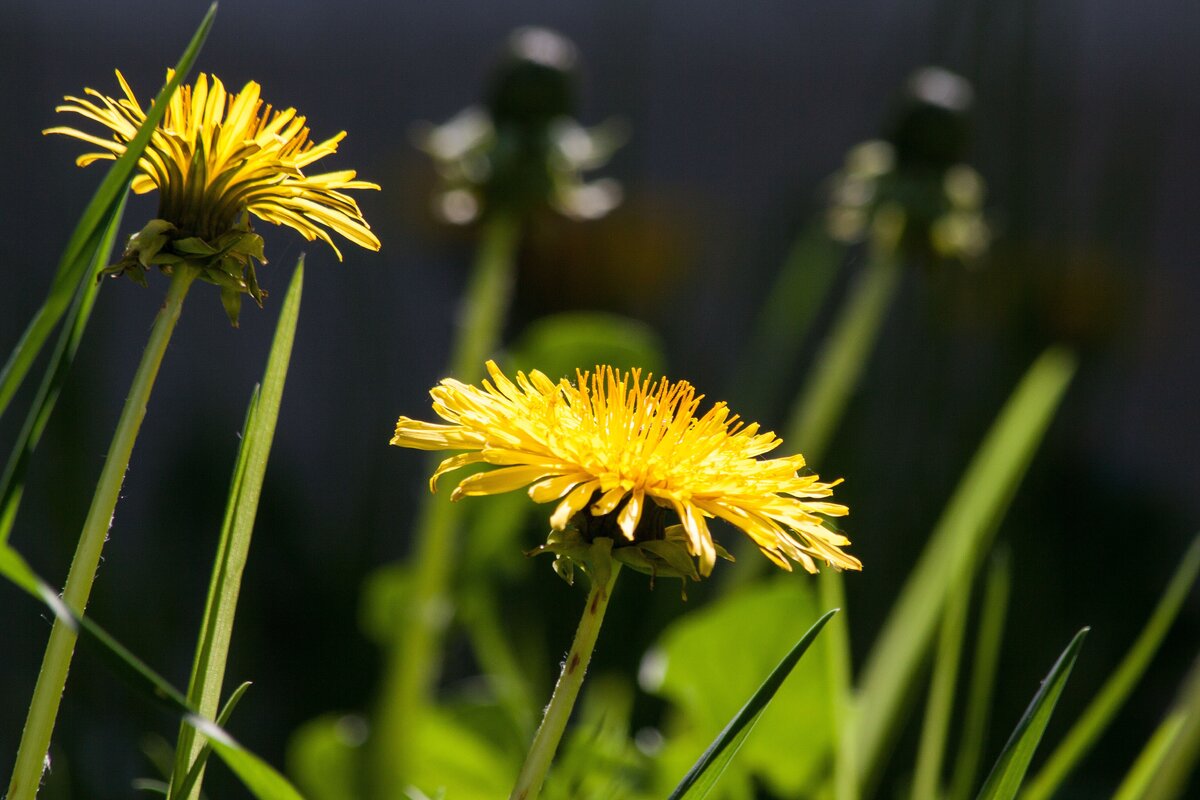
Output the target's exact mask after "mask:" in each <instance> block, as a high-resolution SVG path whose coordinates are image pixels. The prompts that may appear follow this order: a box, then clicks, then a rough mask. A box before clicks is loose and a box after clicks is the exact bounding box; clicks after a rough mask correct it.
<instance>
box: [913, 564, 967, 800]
mask: <svg viewBox="0 0 1200 800" xmlns="http://www.w3.org/2000/svg"><path fill="white" fill-rule="evenodd" d="M970 577H971V576H970V575H964V576H963V578H964V580H960V581H959V582H958V584H957V585H955V587H954V588H953V590H952V591H951V594H950V597H949V599H948V601H947V603H946V612H945V614H944V615H943V616H942V624H941V630H940V631H939V633H938V642H937V649H936V651H935V652H934V657H933V677H932V678H931V679H930V681H929V698H928V700H927V701H926V704H925V723H924V726H923V727H922V728H921V743H920V745H919V746H918V749H917V766H916V769H915V771H914V773H913V786H912V795H911V796H912V798H913V800H924V798H930V797H939V796H940V795H941V775H942V764H943V762H944V761H945V755H946V732H947V731H948V730H949V729H950V714H951V712H952V710H953V709H954V689H955V686H956V685H957V683H958V665H959V661H960V660H961V659H962V646H963V637H964V633H965V630H966V622H967V608H968V606H970V604H971V580H969V578H970Z"/></svg>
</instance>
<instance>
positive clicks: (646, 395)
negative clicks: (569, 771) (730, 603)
mask: <svg viewBox="0 0 1200 800" xmlns="http://www.w3.org/2000/svg"><path fill="white" fill-rule="evenodd" d="M487 369H488V373H489V374H490V376H491V380H490V381H488V380H484V381H483V383H482V387H477V386H471V385H467V384H464V383H460V382H459V381H456V380H453V379H450V378H447V379H445V380H443V381H442V382H441V384H440V385H438V386H437V387H435V388H434V389H433V390H432V392H431V394H432V396H433V399H434V403H433V408H434V411H436V412H437V414H438V415H439V416H440V417H442V419H444V420H445V421H446V423H448V424H439V423H428V422H421V421H418V420H414V419H410V418H408V417H400V419H399V421H398V422H397V424H396V434H395V437H394V438H393V439H392V442H391V443H392V444H394V445H399V446H402V447H413V448H417V449H421V450H463V451H466V452H464V453H461V454H459V455H454V456H451V457H450V458H447V459H446V460H444V461H443V462H442V463H441V465H440V466H439V467H438V469H437V471H436V472H435V473H434V474H433V477H432V478H431V480H430V488H431V489H436V484H437V480H438V478H440V477H441V476H442V475H444V474H445V473H447V472H451V471H453V470H456V469H459V468H461V467H465V466H467V465H469V464H478V463H484V464H490V465H494V466H496V467H498V469H492V470H487V471H484V472H478V473H475V474H473V475H471V476H469V477H467V478H465V479H464V480H462V481H461V482H460V483H459V484H458V486H457V487H456V488H455V490H454V493H453V495H452V499H458V498H461V497H465V496H471V495H486V494H496V493H499V492H507V491H512V490H515V489H519V488H523V487H528V493H529V496H530V498H531V499H533V500H534V502H537V503H555V508H554V511H553V513H552V514H551V516H550V527H551V529H552V534H551V543H550V545H548V546H547V548H545V549H549V550H551V551H552V552H556V553H557V554H558V555H559V556H560V557H561V556H563V555H568V556H569V555H570V551H569V548H567V547H563V546H561V545H562V544H563V541H562V539H561V537H556V535H555V534H557V533H559V532H563V531H565V530H567V529H568V527H569V528H570V529H571V530H573V531H574V532H577V534H578V535H579V536H580V537H581V539H580V541H578V544H579V545H580V546H584V545H590V543H591V541H592V540H593V539H594V538H596V537H597V536H606V537H609V538H612V539H613V554H614V557H617V556H618V555H619V554H620V551H621V549H622V548H623V547H627V546H630V545H639V544H642V543H644V542H651V541H654V542H669V541H670V540H671V538H672V535H671V534H672V533H673V532H674V530H673V529H672V528H668V527H667V526H666V525H665V524H664V521H663V518H664V514H663V512H664V511H666V512H673V513H674V515H675V516H676V517H677V518H678V520H679V523H680V524H681V526H682V531H681V534H682V535H681V536H679V537H678V538H679V539H680V541H681V543H682V544H683V545H684V546H685V547H686V550H687V552H688V553H689V554H690V555H691V556H693V557H695V558H696V559H697V566H698V572H699V575H701V576H706V575H708V574H710V573H711V571H712V568H713V565H714V563H715V561H716V556H717V555H718V549H717V546H716V544H715V543H714V541H713V537H712V534H711V532H710V530H709V526H708V520H709V519H713V518H719V519H723V520H725V521H726V522H729V523H731V524H732V525H733V526H735V527H737V528H740V529H741V530H742V531H743V532H745V533H746V534H747V535H748V536H749V537H750V539H751V540H753V542H754V543H755V544H756V545H757V546H758V548H759V549H760V550H761V551H762V553H763V554H764V555H766V556H767V558H769V559H771V561H773V562H774V563H776V564H777V565H779V566H780V567H782V568H784V569H791V563H792V562H793V561H794V562H798V563H799V564H801V565H802V566H803V567H804V568H805V569H806V570H808V571H809V572H816V571H817V562H818V561H823V562H825V563H826V564H827V565H829V566H831V567H835V568H838V569H855V570H857V569H861V567H862V565H861V563H860V562H859V561H858V559H856V558H854V557H853V556H851V555H848V554H847V553H845V552H843V551H842V550H841V549H840V548H841V547H843V546H845V545H848V544H849V543H850V542H849V540H848V539H846V537H844V536H842V535H841V534H839V533H836V532H835V531H833V530H831V529H829V528H828V527H826V526H825V525H824V524H823V522H824V520H825V518H827V517H839V516H843V515H845V514H846V513H847V509H846V507H845V506H843V505H839V504H837V503H833V502H829V501H827V500H824V499H823V498H827V497H829V496H830V495H831V494H832V491H833V487H834V486H835V485H836V483H837V481H835V482H833V483H823V482H821V481H820V479H819V477H818V476H817V475H813V474H807V475H805V474H801V470H803V469H804V468H805V461H804V457H803V456H801V455H798V454H797V455H792V456H785V457H782V458H771V459H764V458H760V456H762V455H764V454H766V453H768V452H770V451H772V450H774V449H775V448H777V447H778V446H779V445H780V444H781V443H782V442H781V440H780V439H779V438H778V437H777V436H775V434H773V433H770V432H760V431H759V426H758V425H757V424H755V423H752V424H749V425H743V424H742V423H741V422H740V421H739V420H738V418H737V416H736V415H733V414H732V413H731V412H730V410H729V408H728V407H727V406H726V405H725V404H724V403H716V404H715V405H713V406H712V407H711V408H709V409H708V410H707V411H706V412H705V413H704V414H702V415H698V413H697V412H698V409H699V406H700V402H701V400H702V396H701V395H697V394H696V392H695V390H694V389H693V387H692V386H691V384H689V383H688V382H686V381H678V382H671V381H668V380H667V379H665V378H663V379H660V380H659V381H657V382H653V381H652V380H651V379H650V378H648V377H647V378H644V379H643V378H642V376H641V374H640V372H639V371H638V370H633V371H632V372H629V373H619V372H617V371H616V370H614V369H612V368H611V367H597V368H596V369H595V371H594V372H592V373H590V374H589V373H586V372H581V373H579V374H578V375H577V380H576V382H575V383H574V384H572V383H571V382H569V381H567V380H565V379H564V380H560V381H558V382H557V383H556V382H554V381H551V380H550V379H549V378H548V377H546V376H545V375H544V374H542V373H541V372H537V371H533V372H531V373H529V375H528V376H526V375H525V374H524V373H520V372H518V373H517V377H516V382H515V383H514V382H513V381H512V380H510V379H509V378H508V377H506V376H505V375H504V374H503V373H502V372H501V371H500V369H499V368H498V367H497V366H496V364H495V363H493V362H490V361H489V362H488V364H487ZM630 563H632V564H633V565H634V566H637V564H636V563H634V562H630Z"/></svg>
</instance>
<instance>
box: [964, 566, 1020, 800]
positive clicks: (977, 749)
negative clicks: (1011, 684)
mask: <svg viewBox="0 0 1200 800" xmlns="http://www.w3.org/2000/svg"><path fill="white" fill-rule="evenodd" d="M1011 585H1012V571H1011V567H1010V562H1009V559H1008V551H1007V550H1004V549H1001V550H999V551H998V552H997V553H996V554H995V555H994V556H992V559H991V561H990V563H989V565H988V571H987V578H986V580H985V581H984V586H983V601H982V603H981V608H980V611H979V624H978V626H977V628H976V634H975V653H974V657H973V659H972V665H971V682H970V685H969V686H968V687H967V705H966V710H965V712H964V714H963V724H962V735H961V736H959V738H958V747H957V748H956V750H957V757H956V759H955V763H954V775H953V777H952V778H951V781H950V792H949V794H948V800H967V798H969V797H970V796H971V793H972V790H973V789H974V787H975V780H976V778H977V777H978V774H979V762H980V760H981V759H982V757H983V746H984V737H985V734H986V732H987V724H988V716H989V714H990V712H991V708H992V687H993V686H995V684H996V667H997V665H998V664H999V663H1000V641H1001V639H1003V638H1004V617H1005V615H1006V613H1007V611H1008V596H1009V590H1010V587H1011Z"/></svg>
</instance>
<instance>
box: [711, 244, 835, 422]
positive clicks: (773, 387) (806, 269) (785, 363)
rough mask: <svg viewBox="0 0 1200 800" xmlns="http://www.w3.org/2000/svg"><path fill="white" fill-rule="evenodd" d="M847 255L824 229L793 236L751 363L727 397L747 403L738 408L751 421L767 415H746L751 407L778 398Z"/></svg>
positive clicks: (762, 313)
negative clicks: (744, 409)
mask: <svg viewBox="0 0 1200 800" xmlns="http://www.w3.org/2000/svg"><path fill="white" fill-rule="evenodd" d="M845 253H846V248H845V246H844V245H842V244H840V243H838V242H835V241H834V240H833V239H831V238H830V237H829V234H827V233H826V232H825V230H824V227H823V226H822V225H819V224H811V225H808V226H807V227H805V228H804V229H803V230H802V231H801V232H800V233H799V234H798V235H797V236H796V240H795V241H794V242H793V243H792V246H791V249H790V250H788V254H787V258H786V260H785V261H784V262H783V267H782V268H780V270H779V275H778V276H777V277H776V278H775V282H774V284H772V286H771V289H770V291H768V292H767V293H766V295H765V297H766V301H765V302H764V304H763V307H762V309H761V310H760V311H759V314H758V320H757V322H756V323H755V328H754V333H753V334H752V335H751V339H750V345H749V347H747V348H746V351H745V352H747V353H753V354H754V358H747V359H743V360H741V362H740V364H739V368H738V372H737V375H736V376H735V378H734V380H733V383H732V385H731V386H730V392H729V393H730V394H733V395H734V396H735V398H745V399H744V400H739V402H738V407H739V408H741V407H746V408H747V410H748V416H749V417H751V418H755V417H756V416H765V415H760V414H755V413H750V412H753V410H754V404H755V403H762V402H764V401H767V400H770V399H772V398H777V397H779V396H780V394H781V392H782V390H783V388H784V387H783V381H784V379H785V378H786V376H787V375H789V374H790V373H791V371H792V369H793V367H794V366H795V364H796V359H797V357H798V355H799V353H800V348H801V346H802V345H803V344H804V341H805V340H806V339H807V338H808V335H809V333H810V329H811V327H812V324H813V321H814V320H815V319H816V316H817V312H818V311H820V309H821V305H822V304H823V302H824V300H825V298H826V296H827V295H828V294H829V289H830V287H831V286H832V285H833V279H834V278H835V277H836V276H837V272H838V267H839V266H841V263H842V259H843V257H844V256H845Z"/></svg>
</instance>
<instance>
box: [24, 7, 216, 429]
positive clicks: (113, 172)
mask: <svg viewBox="0 0 1200 800" xmlns="http://www.w3.org/2000/svg"><path fill="white" fill-rule="evenodd" d="M216 13H217V4H216V3H213V4H212V6H210V7H209V9H208V13H207V14H205V15H204V19H203V21H201V23H200V27H199V28H197V29H196V33H195V34H194V35H193V36H192V39H191V41H190V42H189V43H188V46H187V49H185V50H184V51H183V56H182V57H180V59H179V63H178V64H176V65H175V76H174V77H173V78H172V79H171V80H170V81H168V82H167V85H166V86H164V87H163V89H162V91H160V92H159V93H158V97H156V98H155V100H154V105H153V106H152V107H151V108H150V111H149V112H148V113H147V114H146V121H145V122H144V123H143V124H142V126H141V127H140V128H139V129H138V132H137V134H136V135H135V136H134V137H133V139H132V140H130V142H129V144H128V146H127V147H126V150H125V152H124V153H123V154H122V155H121V157H120V158H118V159H117V160H116V161H115V162H114V163H113V165H112V166H111V167H109V170H108V173H107V174H106V175H105V176H104V180H103V181H101V183H100V187H99V188H98V189H97V190H96V193H95V194H94V195H93V196H92V200H91V202H89V203H88V205H87V208H85V209H84V212H83V215H82V216H81V217H80V219H79V222H78V223H77V224H76V226H75V230H74V232H73V233H72V234H71V238H70V239H69V240H68V241H67V246H66V249H65V250H64V251H63V255H62V259H61V260H60V261H59V263H58V269H57V270H56V272H55V274H54V280H53V282H52V283H51V285H50V292H49V294H48V295H47V296H46V301H45V302H44V303H43V304H42V307H41V308H40V309H38V311H37V313H36V314H35V315H34V317H33V320H32V321H31V322H30V323H29V326H28V327H27V328H26V329H25V332H24V333H23V334H22V335H21V339H20V340H19V341H18V342H17V346H16V348H14V350H13V352H12V355H10V356H9V359H8V362H7V363H6V364H5V365H4V368H3V369H0V416H3V414H4V411H5V410H6V409H7V408H8V404H9V402H10V401H11V400H12V398H13V395H14V394H16V392H17V389H19V388H20V386H21V382H22V381H23V380H24V379H25V375H26V373H28V372H29V369H30V368H31V367H32V366H33V362H34V360H36V359H37V357H38V354H39V353H40V352H41V351H42V346H43V345H44V344H45V343H46V339H48V338H49V336H50V333H51V331H53V330H54V327H55V326H56V325H57V324H58V321H59V320H60V319H62V316H63V314H64V313H65V312H66V310H67V306H68V305H69V304H70V302H71V298H72V297H73V296H74V294H75V291H76V289H77V287H78V286H79V285H80V284H81V283H82V282H83V281H85V280H91V279H92V277H91V274H90V273H89V272H88V267H89V266H90V265H91V263H92V262H93V260H94V258H95V253H96V251H97V249H98V248H99V244H100V241H101V240H102V238H103V232H104V228H105V227H106V226H107V225H108V224H109V222H111V220H112V219H113V216H114V214H115V212H116V209H117V207H118V205H120V204H121V203H122V201H123V198H124V197H125V192H126V190H127V188H128V186H129V181H130V180H131V179H132V177H133V173H134V170H135V169H136V168H137V162H138V159H140V158H141V157H142V152H143V151H144V150H145V149H146V145H147V143H148V142H149V141H150V135H151V134H152V133H153V131H154V128H155V127H156V126H157V125H158V123H159V121H161V120H162V117H163V114H165V113H166V111H167V104H168V103H169V102H170V99H171V97H172V95H174V94H175V90H176V89H177V88H178V87H179V84H180V83H181V82H182V81H183V79H184V78H186V77H187V74H188V72H189V71H190V70H191V68H192V64H194V63H195V61H196V57H197V56H198V55H199V54H200V48H201V47H202V46H203V45H204V40H205V39H206V38H207V37H208V32H209V30H210V29H211V28H212V24H213V19H214V17H215V16H216Z"/></svg>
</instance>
